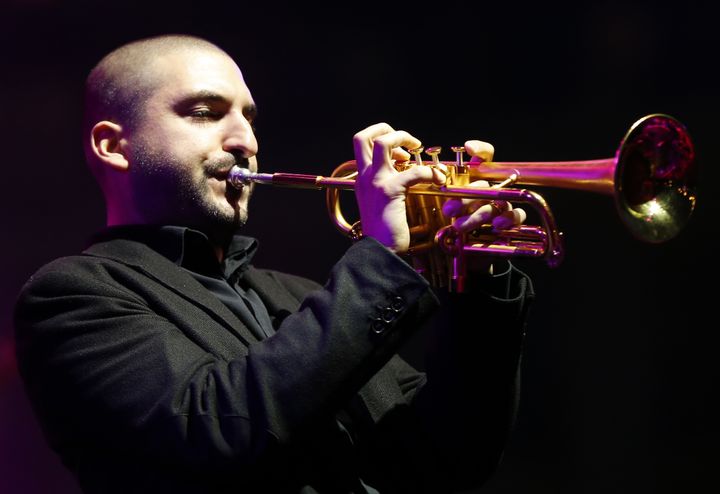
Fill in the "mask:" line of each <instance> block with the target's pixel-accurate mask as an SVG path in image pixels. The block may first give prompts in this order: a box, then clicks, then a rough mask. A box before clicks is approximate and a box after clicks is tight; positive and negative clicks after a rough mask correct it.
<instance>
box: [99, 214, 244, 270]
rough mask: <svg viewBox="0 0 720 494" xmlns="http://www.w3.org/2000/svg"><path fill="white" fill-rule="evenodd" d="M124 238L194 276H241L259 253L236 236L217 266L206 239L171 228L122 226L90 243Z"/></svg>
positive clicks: (107, 230)
mask: <svg viewBox="0 0 720 494" xmlns="http://www.w3.org/2000/svg"><path fill="white" fill-rule="evenodd" d="M117 238H126V239H130V240H135V241H138V242H142V243H144V244H145V245H147V246H148V247H150V248H151V249H153V250H154V251H156V252H158V253H159V254H160V255H162V256H164V257H166V258H167V259H169V260H170V261H172V262H173V263H175V264H177V265H178V266H180V267H183V268H185V269H188V270H190V271H193V272H195V273H199V274H204V275H210V276H222V277H224V278H225V279H230V278H231V277H234V276H235V277H236V276H239V275H241V274H242V273H243V272H244V271H245V270H246V269H247V268H248V266H249V265H250V262H251V261H252V258H253V257H254V256H255V253H256V252H257V249H258V241H257V239H255V238H252V237H247V236H244V235H239V234H236V235H234V236H233V238H232V240H231V241H230V245H229V246H228V249H227V252H226V254H225V259H224V260H223V261H222V262H218V260H217V257H215V252H214V250H213V247H212V245H211V243H210V241H209V240H208V237H207V235H205V234H204V233H202V232H200V231H198V230H194V229H192V228H188V227H183V226H173V225H163V226H154V225H122V226H112V227H108V228H106V229H104V230H102V231H101V232H99V233H97V234H95V235H93V237H92V238H91V243H97V242H101V241H107V240H112V239H117Z"/></svg>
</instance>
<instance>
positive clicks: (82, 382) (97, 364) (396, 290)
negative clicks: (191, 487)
mask: <svg viewBox="0 0 720 494" xmlns="http://www.w3.org/2000/svg"><path fill="white" fill-rule="evenodd" d="M78 259H81V258H74V261H72V262H59V263H54V264H51V265H50V266H48V267H46V268H45V269H42V270H41V271H39V272H38V273H37V274H36V275H35V276H34V277H33V278H31V280H30V281H29V282H28V283H27V284H26V286H25V288H24V289H23V291H22V293H21V295H20V297H19V300H18V303H17V306H16V314H15V322H16V342H17V353H18V363H19V366H20V371H21V375H22V377H23V379H24V380H25V382H26V386H27V389H28V391H29V394H30V397H31V400H32V402H33V405H34V407H35V408H36V410H37V412H38V414H39V415H40V418H41V422H43V425H44V427H45V429H46V432H47V433H48V436H49V439H50V441H51V443H53V444H54V446H55V447H56V449H59V450H62V451H64V452H65V453H66V456H65V460H66V462H68V463H72V462H73V451H80V450H81V449H88V447H89V449H90V450H92V448H102V449H103V450H104V451H107V450H112V449H114V450H116V451H117V452H122V453H123V454H125V455H131V456H132V455H139V456H142V457H145V458H147V459H148V460H160V459H162V461H165V462H173V463H177V464H184V465H188V466H189V467H191V468H195V467H199V468H203V469H223V468H227V467H228V466H237V465H243V464H244V465H249V464H256V463H257V462H260V461H262V460H263V458H266V457H268V456H271V455H273V454H275V453H276V452H277V451H282V450H283V448H284V447H285V446H287V445H291V444H292V443H293V441H294V439H295V437H296V435H297V434H298V431H302V430H306V429H307V428H312V427H314V426H315V424H319V423H327V420H328V419H331V418H333V417H334V413H335V412H336V411H337V409H339V408H340V404H341V403H342V402H343V401H344V400H346V399H347V398H348V397H349V396H351V395H352V394H354V393H356V392H357V391H358V389H359V388H360V387H361V386H362V385H363V383H364V382H365V381H366V380H367V379H368V378H369V377H370V376H372V375H373V374H374V373H375V372H377V370H378V369H379V368H381V367H382V366H383V365H384V364H385V363H386V362H387V361H388V359H390V357H391V355H392V354H393V353H394V352H395V351H396V350H397V347H398V346H399V344H400V343H401V342H402V341H403V340H404V339H405V338H406V337H407V335H408V334H409V333H410V332H411V331H412V330H413V328H416V327H417V326H418V325H419V324H420V322H421V321H423V320H425V319H426V318H427V317H428V315H429V313H430V312H431V311H432V310H434V309H435V308H436V306H437V299H436V297H435V296H434V294H433V293H432V291H431V290H430V289H429V287H428V285H427V283H426V282H425V281H424V280H423V279H422V278H421V277H420V276H418V275H417V274H416V273H415V272H414V271H413V270H412V269H411V268H410V267H409V266H407V265H405V264H404V263H403V262H402V261H401V260H399V258H397V257H396V256H395V255H394V254H392V253H390V252H389V251H387V250H386V249H384V248H383V247H382V246H380V244H378V243H377V242H375V241H374V240H372V239H363V240H362V241H360V242H357V243H356V244H354V245H353V246H352V247H351V248H350V249H349V250H348V251H347V252H346V254H345V255H344V256H343V258H342V259H341V260H340V261H339V262H338V263H337V264H336V265H335V267H334V269H333V270H332V273H331V275H330V277H329V280H328V282H327V283H326V285H325V286H324V287H323V288H322V289H319V290H316V291H314V292H312V293H311V294H310V295H309V296H308V297H307V298H306V299H305V301H304V302H303V304H302V306H301V307H300V310H299V311H298V312H296V313H293V314H291V315H289V316H288V317H287V318H285V320H284V321H283V323H282V325H281V327H280V329H279V331H278V332H277V333H276V334H275V335H273V336H272V337H270V338H268V339H266V340H264V341H262V342H259V343H254V344H251V345H250V346H249V347H248V348H243V349H242V351H238V352H236V355H234V356H232V358H225V357H223V356H220V355H219V354H216V353H213V352H212V351H210V350H208V348H205V347H204V346H203V345H201V344H199V343H198V342H197V341H193V339H192V338H189V337H188V333H187V332H186V331H185V328H184V327H183V324H187V322H186V321H182V320H181V318H179V319H177V320H175V319H173V318H172V317H170V316H167V315H164V314H159V313H158V312H157V310H156V308H155V307H154V305H155V302H152V303H151V302H150V301H149V300H148V298H147V297H145V296H144V294H143V287H142V286H141V283H139V282H137V281H134V282H132V283H130V282H126V280H125V279H123V277H122V272H123V270H125V271H126V270H127V267H122V268H119V267H117V266H114V265H113V266H112V267H109V265H110V264H113V263H108V262H104V263H99V262H98V261H97V260H92V259H87V258H86V259H81V260H78ZM158 303H160V302H158ZM207 324H209V325H211V324H212V321H207ZM221 329H222V328H221V327H219V326H218V330H221ZM333 420H334V419H333ZM118 455H120V453H118Z"/></svg>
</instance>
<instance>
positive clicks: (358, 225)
mask: <svg viewBox="0 0 720 494" xmlns="http://www.w3.org/2000/svg"><path fill="white" fill-rule="evenodd" d="M348 237H350V240H352V241H353V242H357V241H358V240H360V239H361V238H363V231H362V222H360V221H356V222H355V223H353V225H352V226H351V227H350V230H348Z"/></svg>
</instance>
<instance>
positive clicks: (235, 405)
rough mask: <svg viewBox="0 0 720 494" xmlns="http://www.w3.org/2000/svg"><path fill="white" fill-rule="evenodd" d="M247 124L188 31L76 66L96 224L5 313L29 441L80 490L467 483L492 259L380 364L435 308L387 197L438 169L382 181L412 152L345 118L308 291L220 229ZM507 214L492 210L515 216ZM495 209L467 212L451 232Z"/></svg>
mask: <svg viewBox="0 0 720 494" xmlns="http://www.w3.org/2000/svg"><path fill="white" fill-rule="evenodd" d="M256 111H257V110H256V106H255V103H254V101H253V98H252V95H251V93H250V91H249V89H248V87H247V86H246V84H245V82H244V80H243V77H242V74H241V72H240V70H239V68H238V67H237V65H236V64H235V63H234V62H233V61H232V59H231V58H230V57H229V56H228V55H227V54H226V53H225V52H223V51H222V50H221V49H220V48H218V47H217V46H215V45H213V44H211V43H209V42H207V41H204V40H201V39H197V38H194V37H188V36H160V37H156V38H150V39H144V40H139V41H137V42H134V43H130V44H128V45H125V46H123V47H120V48H119V49H117V50H115V51H114V52H112V53H110V54H109V55H108V56H106V57H105V58H104V59H103V60H102V61H101V62H100V63H99V64H98V65H97V66H96V67H95V68H94V69H93V71H92V72H91V74H90V76H89V77H88V81H87V100H86V118H85V133H84V135H85V142H84V145H85V150H86V155H87V160H88V163H89V165H90V168H91V170H92V172H93V174H94V175H95V177H96V178H97V180H98V183H99V184H100V187H101V188H102V190H103V193H104V196H105V199H106V203H107V225H108V228H107V229H106V230H104V231H103V232H100V233H99V234H98V235H96V236H95V237H94V238H93V239H92V242H91V244H90V246H89V247H88V248H87V250H85V251H84V252H83V253H82V254H80V255H77V256H70V257H67V258H63V259H59V260H57V261H54V262H52V263H50V264H49V265H47V266H45V267H43V268H41V269H40V270H39V271H38V272H37V273H36V274H35V275H34V276H33V277H32V278H31V279H30V280H29V281H28V283H27V284H26V286H25V287H24V288H23V291H22V293H21V295H20V297H19V300H18V304H17V308H16V341H17V354H18V363H19V367H20V371H21V375H22V377H23V379H24V381H25V384H26V387H27V390H28V393H29V396H30V398H31V401H32V403H33V406H34V408H35V411H36V413H37V415H38V417H39V419H40V423H41V424H42V427H43V429H44V432H45V434H46V436H47V439H48V441H49V443H50V445H51V446H52V447H53V449H54V450H55V451H57V452H58V454H59V455H60V457H61V458H62V461H63V462H64V464H65V465H66V466H67V467H68V468H69V469H70V470H71V471H73V473H74V474H75V475H76V477H77V478H78V480H79V483H80V485H81V486H82V488H83V490H84V491H85V492H87V493H116V492H117V493H125V494H128V493H145V492H148V493H149V492H152V493H174V494H178V493H225V492H270V493H275V492H302V493H315V492H317V493H335V492H348V493H349V492H353V493H359V492H368V493H373V492H381V493H393V492H452V491H453V489H456V488H467V487H469V486H472V485H477V484H478V483H480V482H482V481H483V480H485V479H487V477H488V476H489V475H490V474H491V473H492V471H493V469H494V468H495V467H496V465H497V462H498V461H499V458H500V455H501V453H502V449H503V445H504V442H505V441H506V438H507V433H508V430H509V426H510V424H511V421H512V416H513V411H514V407H515V396H516V395H515V388H514V382H515V377H516V375H517V370H518V365H519V358H520V347H521V341H522V334H523V325H524V318H525V313H526V308H527V302H528V300H529V299H530V298H531V297H532V289H531V286H530V284H529V281H528V280H527V278H526V277H525V276H524V275H522V274H521V273H518V272H517V271H515V270H513V269H512V268H510V267H508V268H507V270H505V271H503V272H502V273H499V274H498V270H497V267H496V271H495V273H496V274H495V275H490V274H488V273H485V272H483V273H478V276H477V283H476V284H477V285H478V290H477V291H476V292H474V293H470V294H467V295H465V296H460V295H458V296H455V297H450V296H448V297H446V298H447V300H446V301H445V302H444V303H443V304H442V306H441V309H440V311H439V312H438V313H437V314H436V316H433V317H435V318H437V321H438V322H440V323H441V324H437V325H436V326H437V331H435V332H434V333H432V336H431V340H432V345H431V346H430V347H429V349H428V358H427V371H428V372H427V374H425V373H421V372H418V371H416V370H415V369H413V368H412V367H411V366H410V365H408V364H407V363H406V362H404V361H403V360H402V359H401V358H400V357H398V356H397V354H396V352H397V351H398V349H399V348H400V345H401V344H402V343H403V342H405V341H406V340H407V339H408V338H409V337H410V336H411V335H412V334H413V333H415V332H416V331H419V330H421V328H422V326H423V324H426V323H428V321H429V319H430V317H431V314H432V313H433V312H434V311H437V306H438V296H437V295H436V294H434V293H433V290H432V289H431V287H430V286H429V285H428V283H427V282H426V281H425V279H424V278H423V277H422V276H420V275H419V274H418V273H416V272H415V270H413V269H412V268H411V267H410V265H409V264H407V263H406V262H405V261H404V260H403V259H402V258H401V257H400V256H399V255H398V254H403V253H404V252H406V251H407V249H408V243H409V233H408V224H407V220H406V213H405V202H404V200H405V193H406V192H407V189H408V187H409V186H411V185H413V184H415V183H418V182H429V183H436V184H441V183H443V182H444V180H445V179H444V176H443V174H442V173H439V172H438V171H437V170H434V169H432V168H430V167H414V168H411V169H409V170H407V171H403V172H396V171H395V170H394V169H393V168H392V162H393V160H394V159H406V158H407V157H408V156H409V155H408V153H407V152H406V151H404V150H403V149H402V148H403V147H404V148H410V147H416V146H418V145H419V144H420V142H419V141H418V140H417V139H416V138H415V137H413V136H412V135H410V134H408V133H406V132H404V131H397V130H394V129H393V128H391V127H390V126H389V125H387V124H376V125H373V126H370V127H368V128H366V129H364V130H363V131H361V132H359V133H358V134H357V135H356V136H355V138H354V146H355V155H356V159H357V162H358V170H359V172H360V173H359V176H358V179H357V186H356V195H357V200H358V204H359V208H360V212H361V219H362V224H363V230H364V236H363V238H361V239H360V240H359V241H357V242H355V243H354V244H352V246H351V247H350V248H349V249H348V250H347V252H346V253H345V255H344V256H343V257H342V258H341V259H339V260H338V262H337V264H336V265H335V267H334V269H333V271H332V273H331V274H330V277H329V279H328V280H327V282H326V283H325V284H324V285H323V286H321V285H318V284H316V283H314V282H311V281H310V280H306V279H303V278H299V277H296V276H293V275H290V274H284V273H279V272H275V271H268V270H260V269H257V268H255V267H253V266H252V264H251V259H252V256H253V254H254V252H255V249H256V246H257V243H256V241H255V240H254V239H251V238H248V237H243V236H241V235H238V234H237V232H238V229H240V228H241V227H242V225H243V223H244V222H245V220H246V219H247V215H248V201H249V199H250V195H251V192H252V187H250V186H248V187H244V188H242V189H240V190H238V189H235V188H233V187H230V186H229V185H228V184H227V181H226V178H227V175H228V172H229V170H230V169H231V167H233V166H234V165H240V166H244V167H248V168H250V169H251V170H256V169H257V160H256V154H257V152H258V145H257V141H256V140H255V136H254V131H253V119H254V118H255V116H256ZM468 148H469V149H470V150H471V152H472V154H474V155H476V156H483V157H485V158H487V157H490V156H491V154H492V147H491V146H490V145H488V144H485V143H480V142H477V141H473V142H469V143H468ZM462 206H463V205H462V204H460V203H457V202H453V203H448V205H447V206H446V209H447V210H448V211H450V212H452V214H454V215H457V214H460V213H461V211H460V210H461V209H462ZM472 206H473V207H476V206H477V204H476V205H472ZM505 208H506V211H505V212H504V213H503V214H501V215H500V216H498V217H499V218H504V219H503V220H495V221H505V222H506V223H507V222H509V223H518V222H521V221H522V220H523V214H522V212H520V211H519V210H512V209H511V207H510V206H509V205H505ZM497 214H498V211H497V207H490V205H482V206H481V207H479V208H478V209H477V210H476V211H475V212H474V213H472V214H471V215H469V216H464V217H462V220H461V221H462V222H464V223H465V227H466V228H472V227H473V226H474V225H477V224H478V223H480V222H484V221H490V220H491V219H492V217H493V216H496V215H497ZM470 305H471V306H472V307H469V306H470ZM470 309H472V312H471V311H470ZM480 315H482V318H481V319H479V317H480ZM433 320H435V319H433Z"/></svg>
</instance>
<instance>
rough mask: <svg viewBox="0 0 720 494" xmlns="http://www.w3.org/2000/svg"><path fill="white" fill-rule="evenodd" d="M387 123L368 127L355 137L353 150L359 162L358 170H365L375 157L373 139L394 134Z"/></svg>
mask: <svg viewBox="0 0 720 494" xmlns="http://www.w3.org/2000/svg"><path fill="white" fill-rule="evenodd" d="M394 131H395V129H393V128H392V127H391V126H390V125H388V124H386V123H385V122H380V123H376V124H373V125H370V126H369V127H366V128H365V129H363V130H361V131H359V132H358V133H356V134H355V135H354V136H353V150H354V151H355V159H356V161H357V162H358V170H364V169H365V168H366V167H367V166H368V165H370V163H371V160H372V156H373V154H372V153H373V139H375V138H376V137H378V136H381V135H384V134H388V133H390V132H394Z"/></svg>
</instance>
